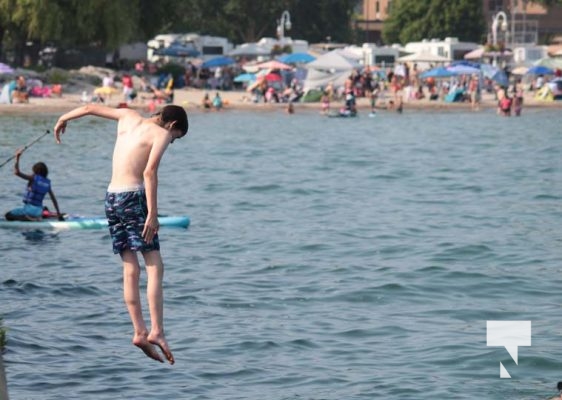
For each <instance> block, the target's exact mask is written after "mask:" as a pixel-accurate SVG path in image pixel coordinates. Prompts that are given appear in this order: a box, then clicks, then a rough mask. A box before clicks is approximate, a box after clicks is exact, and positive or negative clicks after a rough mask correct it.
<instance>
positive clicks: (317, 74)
mask: <svg viewBox="0 0 562 400" xmlns="http://www.w3.org/2000/svg"><path fill="white" fill-rule="evenodd" d="M359 67H360V65H359V63H358V62H357V61H356V60H353V59H349V58H347V57H344V56H343V55H342V54H341V53H340V52H339V51H338V50H333V51H330V52H328V53H325V54H323V55H321V56H319V57H318V58H317V59H316V60H314V61H312V62H310V63H308V64H306V65H305V68H306V69H307V71H308V72H307V75H306V79H305V80H304V84H303V89H304V91H305V92H308V91H309V90H313V89H320V88H323V87H326V86H327V85H328V84H329V83H332V85H333V86H334V88H337V87H339V86H343V84H344V83H345V80H346V79H347V78H348V77H349V75H350V74H351V72H352V71H353V69H354V68H359Z"/></svg>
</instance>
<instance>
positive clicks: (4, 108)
mask: <svg viewBox="0 0 562 400" xmlns="http://www.w3.org/2000/svg"><path fill="white" fill-rule="evenodd" d="M215 92H218V93H220V95H221V97H222V99H223V102H224V109H225V110H243V111H248V112H270V111H279V110H283V111H285V109H286V107H287V103H254V102H252V101H251V100H249V95H248V93H247V92H242V91H217V90H202V89H193V88H189V89H176V90H175V91H174V102H173V104H176V105H179V106H183V107H184V108H185V109H186V110H187V111H188V112H192V113H193V112H200V113H208V112H213V110H205V109H203V108H202V107H201V100H202V99H203V97H204V95H205V93H209V94H212V93H215ZM141 96H142V94H141ZM80 99H81V95H80V94H76V93H64V94H63V95H62V97H48V98H40V97H31V98H30V99H29V103H14V104H0V115H26V114H57V113H63V112H67V111H69V110H71V109H73V108H75V107H79V106H80V105H84V104H85V103H82V102H81V101H80ZM386 99H390V96H386ZM121 102H122V98H121V95H119V94H116V95H114V96H112V97H111V98H109V99H108V100H107V102H106V103H105V104H106V105H108V106H110V107H117V106H119V104H120V103H121ZM342 104H343V102H341V101H338V102H332V103H331V107H330V109H331V110H332V111H336V110H338V109H339V108H340V107H341V106H342ZM164 105H165V104H164V103H161V104H156V105H155V106H156V108H160V107H162V106H164ZM293 105H294V107H295V110H296V112H298V110H306V111H318V112H320V110H321V104H320V103H319V102H313V103H301V102H296V103H293ZM403 105H404V109H405V110H408V109H412V110H427V111H437V112H446V111H458V110H466V111H470V110H471V106H470V103H468V102H463V103H458V102H455V103H446V102H444V101H443V100H428V99H422V100H409V101H404V103H403ZM129 107H130V108H133V109H136V110H138V111H141V112H146V113H150V112H152V111H153V108H152V107H151V106H150V101H149V100H147V99H142V98H141V99H139V100H137V101H136V102H134V103H132V104H130V105H129ZM496 107H497V104H496V100H495V99H494V95H493V94H489V93H485V94H484V95H483V96H482V100H481V101H480V104H479V109H480V111H481V110H486V109H494V108H496ZM525 108H533V109H537V108H544V109H562V101H541V100H537V99H535V98H534V96H533V94H532V93H526V95H525V97H524V102H523V110H525ZM357 109H358V110H359V111H363V112H365V110H370V109H371V107H370V102H369V99H368V98H358V99H357ZM376 109H377V111H378V110H381V111H387V110H385V107H379V106H377V107H376ZM388 111H392V110H388ZM475 113H478V110H477V111H475Z"/></svg>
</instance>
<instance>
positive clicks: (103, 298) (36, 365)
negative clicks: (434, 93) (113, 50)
mask: <svg viewBox="0 0 562 400" xmlns="http://www.w3.org/2000/svg"><path fill="white" fill-rule="evenodd" d="M55 119H56V117H55V116H35V117H28V118H22V117H0V126H1V128H0V129H1V131H0V161H3V160H6V159H7V158H8V157H10V156H11V155H12V154H13V152H14V150H15V149H16V148H17V147H18V146H21V145H22V144H25V143H28V142H29V141H31V140H32V139H33V138H35V137H37V136H39V135H40V134H41V133H42V132H44V130H45V129H51V130H52V126H53V124H54V122H55ZM190 124H191V125H190V126H191V128H190V132H191V133H190V135H189V136H188V137H187V138H186V139H182V140H179V141H177V142H176V143H174V144H173V145H172V146H171V147H170V148H169V150H168V152H167V153H166V155H165V157H164V159H163V162H162V164H161V168H160V189H159V206H160V212H161V213H163V214H175V215H183V214H187V215H189V216H190V217H191V220H192V225H191V226H190V228H189V229H188V230H187V231H185V230H177V229H162V230H161V245H162V254H163V258H164V262H165V265H166V273H165V292H164V294H165V326H166V330H167V336H168V340H169V343H170V346H171V348H172V350H173V351H174V355H175V357H176V364H175V365H174V366H169V365H162V364H159V363H156V362H153V361H152V360H150V359H148V358H146V357H145V356H144V355H143V353H142V352H141V351H140V350H138V349H137V348H135V347H134V346H132V344H131V338H132V328H131V324H130V320H129V317H128V314H127V312H126V309H125V306H124V304H123V301H122V283H121V264H120V260H119V258H118V257H117V256H114V255H113V254H112V252H111V242H110V238H109V235H108V233H107V232H106V231H69V232H59V233H52V232H44V233H43V234H37V233H36V234H33V235H31V234H29V233H27V232H18V231H10V230H2V231H1V232H0V238H1V240H0V252H1V254H2V263H1V267H0V316H2V317H3V320H4V321H3V323H4V326H6V327H7V328H8V346H7V350H6V353H5V354H4V361H5V364H6V368H7V378H8V384H9V393H10V398H12V399H15V400H22V399H30V400H31V399H33V400H35V399H37V400H55V399H56V400H59V399H63V398H68V399H96V400H97V399H141V398H143V399H213V400H219V399H225V400H226V399H228V400H230V399H248V400H263V399H267V400H277V399H298V400H305V399H306V400H311V399H314V400H320V399H329V400H340V399H378V398H381V399H382V398H385V399H402V398H404V399H414V398H415V399H444V398H447V399H449V398H450V399H471V400H473V399H545V398H548V397H549V396H552V395H554V394H556V383H557V382H558V381H559V380H562V374H561V371H562V307H561V305H562V229H561V227H562V206H561V201H562V132H561V129H560V128H561V126H562V113H561V112H560V110H554V109H552V110H538V109H536V110H531V109H528V110H524V115H523V116H522V117H521V118H515V117H513V118H502V117H499V116H497V115H496V114H495V113H494V111H493V110H488V111H482V112H480V113H471V112H464V111H451V112H440V113H437V112H435V111H410V110H406V112H405V113H404V114H403V115H398V114H394V113H388V112H387V113H385V112H380V113H379V114H378V115H377V116H376V117H375V118H368V117H367V115H366V114H365V113H363V114H362V115H361V116H360V117H359V118H356V119H336V118H324V117H321V116H320V115H318V114H317V113H316V112H313V111H306V112H305V111H302V110H297V113H296V114H294V115H287V114H285V113H284V112H283V111H282V110H281V109H279V110H277V111H272V112H263V113H252V112H247V111H227V112H224V113H221V114H218V113H209V114H194V115H191V117H190ZM114 132H115V124H114V123H113V122H111V121H104V120H100V119H94V118H91V119H83V120H80V121H73V122H71V123H69V128H68V133H67V134H66V135H65V136H64V137H63V144H62V145H56V144H55V143H54V140H53V139H52V138H51V137H45V138H43V139H42V140H41V141H40V142H38V143H37V144H35V145H34V146H33V147H31V148H30V149H29V150H28V151H27V152H26V153H24V155H23V157H22V162H21V167H22V170H24V171H29V170H30V169H31V165H32V164H33V162H36V161H38V160H43V161H45V162H46V163H47V165H48V166H49V168H50V177H51V178H52V181H53V190H54V192H55V194H56V195H57V197H58V200H59V203H60V205H61V208H62V209H63V211H65V212H69V213H77V214H88V215H101V214H103V198H104V195H105V188H106V186H107V183H108V179H109V174H110V165H109V164H110V158H111V150H112V144H113V138H114ZM0 185H1V186H2V188H3V189H2V191H1V193H0V204H1V205H2V209H3V210H5V211H6V210H8V209H10V208H12V207H15V206H17V205H18V204H19V203H20V195H21V192H22V190H23V185H24V182H23V181H22V180H21V179H18V178H16V177H14V176H13V175H12V163H9V164H8V165H6V166H4V167H3V168H2V169H0ZM46 204H48V205H50V202H49V201H48V200H47V201H46ZM3 212H4V211H3ZM144 277H145V275H144V271H143V278H144ZM143 282H144V280H143ZM144 297H145V296H144V293H143V298H144ZM145 310H146V308H145ZM145 317H146V318H148V315H145ZM488 320H514V321H531V322H532V345H531V346H530V347H528V346H527V347H519V359H518V362H519V363H518V364H516V363H515V361H513V360H512V358H511V357H510V355H509V354H508V352H507V351H506V349H505V348H502V347H488V346H487V345H486V344H487V342H486V333H487V332H486V321H488ZM500 362H501V363H502V364H503V365H504V367H505V368H506V370H507V371H508V373H509V374H511V377H512V378H511V379H500V377H499V374H500Z"/></svg>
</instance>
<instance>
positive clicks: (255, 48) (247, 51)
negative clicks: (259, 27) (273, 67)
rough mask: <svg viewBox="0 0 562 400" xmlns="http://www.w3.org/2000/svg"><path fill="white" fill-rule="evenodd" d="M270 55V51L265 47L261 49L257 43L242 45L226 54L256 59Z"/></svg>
mask: <svg viewBox="0 0 562 400" xmlns="http://www.w3.org/2000/svg"><path fill="white" fill-rule="evenodd" d="M270 54H271V51H269V50H268V49H266V48H265V47H261V46H260V45H258V44H257V43H244V44H241V45H240V46H238V47H236V48H235V49H234V50H231V51H229V52H228V55H229V56H232V57H244V56H248V57H258V56H269V55H270Z"/></svg>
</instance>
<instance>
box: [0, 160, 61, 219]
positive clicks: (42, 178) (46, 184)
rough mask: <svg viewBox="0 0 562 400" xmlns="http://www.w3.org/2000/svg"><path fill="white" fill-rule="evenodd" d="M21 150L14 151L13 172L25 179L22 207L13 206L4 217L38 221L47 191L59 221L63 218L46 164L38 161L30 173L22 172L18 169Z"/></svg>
mask: <svg viewBox="0 0 562 400" xmlns="http://www.w3.org/2000/svg"><path fill="white" fill-rule="evenodd" d="M22 153H23V150H21V149H18V151H16V162H15V164H14V174H15V175H16V176H19V177H20V178H22V179H25V180H26V181H27V186H26V190H25V194H24V195H23V207H18V208H14V209H13V210H11V211H8V212H7V213H6V215H5V218H6V219H7V220H8V221H38V220H40V219H41V217H42V215H43V199H44V198H45V195H46V194H47V193H48V194H49V197H50V198H51V202H52V203H53V205H54V206H55V210H57V214H56V215H57V217H58V219H59V220H60V221H64V218H63V216H62V214H61V212H60V210H59V204H58V202H57V198H56V197H55V193H54V192H53V189H52V188H51V181H50V180H49V179H48V178H47V175H49V170H48V168H47V165H45V163H43V162H38V163H35V164H34V165H33V168H32V171H33V173H32V174H31V175H28V174H24V173H23V172H21V171H20V165H19V164H20V158H21V155H22Z"/></svg>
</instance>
